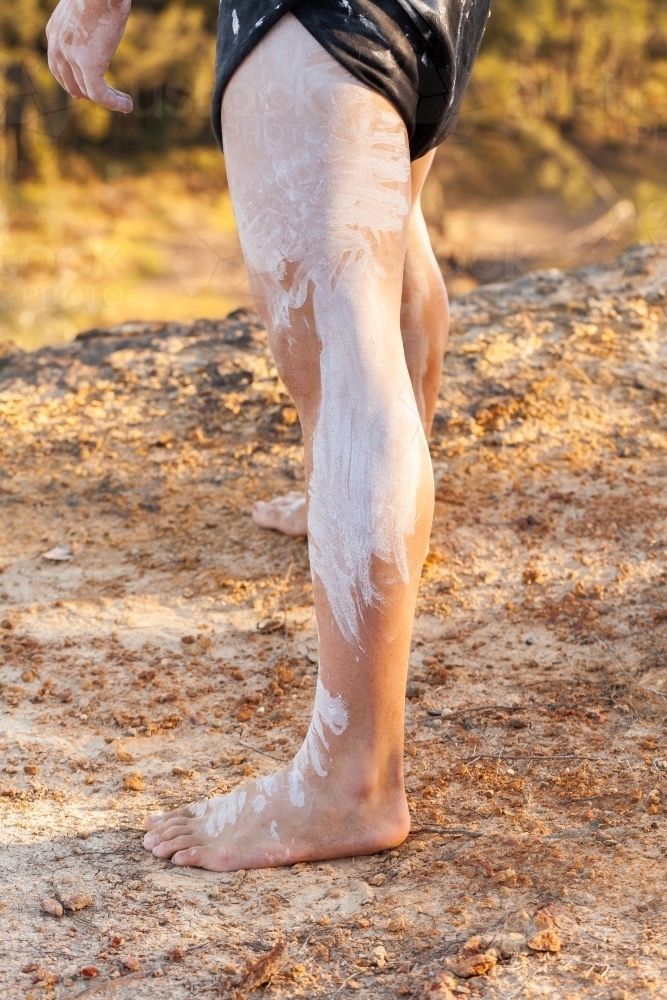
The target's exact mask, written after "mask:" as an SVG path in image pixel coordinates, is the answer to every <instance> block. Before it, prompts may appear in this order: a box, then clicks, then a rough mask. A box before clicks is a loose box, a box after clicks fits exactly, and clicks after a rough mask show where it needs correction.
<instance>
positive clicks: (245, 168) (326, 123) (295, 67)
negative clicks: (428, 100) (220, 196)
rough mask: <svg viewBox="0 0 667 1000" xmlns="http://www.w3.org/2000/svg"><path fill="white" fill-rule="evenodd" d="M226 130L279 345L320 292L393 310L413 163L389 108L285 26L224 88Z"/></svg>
mask: <svg viewBox="0 0 667 1000" xmlns="http://www.w3.org/2000/svg"><path fill="white" fill-rule="evenodd" d="M222 128H223V135H224V144H225V153H226V164H227V174H228V180H229V187H230V193H231V196H232V202H233V206H234V212H235V216H236V222H237V227H238V231H239V237H240V241H241V246H242V249H243V253H244V256H245V260H246V264H247V267H248V271H249V275H250V281H251V286H252V290H253V294H254V296H255V297H256V300H257V302H258V306H259V307H260V309H261V311H262V312H264V313H265V316H264V318H265V319H266V320H267V322H268V325H269V328H270V333H271V334H272V335H273V336H274V338H275V337H277V336H279V335H280V334H281V332H287V331H289V330H290V328H291V327H293V311H294V310H302V309H307V308H308V300H309V298H312V297H313V296H315V297H317V294H318V292H320V293H321V298H327V297H328V298H329V299H330V297H331V295H332V294H333V293H334V292H335V291H338V292H339V294H340V295H344V294H345V293H348V294H353V293H354V290H355V289H356V290H359V289H360V288H362V287H365V288H366V290H367V291H370V290H372V289H377V290H378V291H380V289H382V291H384V292H385V293H386V294H387V296H388V303H389V304H391V303H393V306H394V307H395V309H396V310H398V309H399V308H400V289H401V283H402V272H403V264H404V260H405V251H406V241H407V228H408V219H409V211H410V203H411V196H410V183H411V179H410V161H409V147H408V137H407V132H406V129H405V125H404V123H403V121H402V119H401V118H400V116H399V115H398V113H397V112H396V110H395V109H394V108H393V107H392V105H391V104H390V103H389V102H388V101H387V100H386V98H384V97H382V95H380V94H378V93H376V92H375V91H373V90H371V89H370V88H369V87H367V86H366V85H364V84H362V83H360V82H359V81H358V80H356V79H355V78H354V77H353V76H352V75H351V74H350V73H349V72H348V71H347V70H346V69H344V68H343V67H342V66H340V65H339V64H338V63H337V62H336V61H335V60H334V59H333V58H332V57H331V56H330V55H329V54H328V53H327V52H325V50H324V49H323V48H322V47H321V46H320V45H319V44H318V43H317V42H316V41H315V39H314V38H313V37H312V36H311V35H310V34H309V33H308V32H307V31H306V29H305V28H303V27H302V26H301V24H299V22H298V21H297V20H296V18H294V17H293V16H292V15H290V14H287V15H285V17H283V18H282V19H281V21H279V22H278V24H277V25H276V26H275V27H274V28H273V29H272V30H271V31H270V32H269V33H268V34H267V35H266V36H265V37H264V38H263V39H262V41H261V42H260V43H259V45H258V46H257V47H256V48H255V49H254V50H253V51H252V52H251V53H250V55H249V56H248V57H247V58H246V59H245V60H244V62H243V63H241V65H240V66H239V67H238V68H237V70H236V72H235V74H234V76H233V77H232V79H231V80H230V82H229V84H228V85H227V88H226V91H225V94H224V98H223V105H222ZM371 298H373V296H372V294H371ZM311 311H312V310H311ZM397 315H398V312H397ZM292 333H293V330H292ZM399 339H400V338H399Z"/></svg>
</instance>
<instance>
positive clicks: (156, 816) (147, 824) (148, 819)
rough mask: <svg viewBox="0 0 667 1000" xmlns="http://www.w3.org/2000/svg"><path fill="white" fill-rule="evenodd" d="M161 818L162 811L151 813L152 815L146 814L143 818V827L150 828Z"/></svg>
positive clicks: (162, 815) (162, 816)
mask: <svg viewBox="0 0 667 1000" xmlns="http://www.w3.org/2000/svg"><path fill="white" fill-rule="evenodd" d="M163 819H164V813H153V815H152V816H147V817H146V819H145V820H144V829H146V830H152V829H153V828H154V827H156V826H157V824H158V823H160V822H162V820H163Z"/></svg>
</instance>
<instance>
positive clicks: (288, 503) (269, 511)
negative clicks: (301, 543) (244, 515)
mask: <svg viewBox="0 0 667 1000" xmlns="http://www.w3.org/2000/svg"><path fill="white" fill-rule="evenodd" d="M252 519H253V521H254V522H255V524H258V525H259V526H260V528H273V530H274V531H282V532H283V534H285V535H295V536H297V537H298V536H300V535H307V534H308V524H307V515H306V498H305V496H304V495H303V493H298V492H297V491H296V490H290V492H289V493H288V494H287V496H284V497H274V498H273V500H269V501H268V502H265V501H264V500H258V501H257V503H256V504H255V505H254V507H253V509H252Z"/></svg>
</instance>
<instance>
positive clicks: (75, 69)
mask: <svg viewBox="0 0 667 1000" xmlns="http://www.w3.org/2000/svg"><path fill="white" fill-rule="evenodd" d="M67 65H68V66H69V68H70V70H71V72H72V75H73V76H74V79H75V80H76V85H77V87H78V88H79V91H80V92H81V96H82V97H88V98H89V96H90V95H89V94H88V89H87V87H86V81H85V80H84V78H83V70H82V69H81V67H80V66H79V65H78V63H75V62H73V63H68V64H67Z"/></svg>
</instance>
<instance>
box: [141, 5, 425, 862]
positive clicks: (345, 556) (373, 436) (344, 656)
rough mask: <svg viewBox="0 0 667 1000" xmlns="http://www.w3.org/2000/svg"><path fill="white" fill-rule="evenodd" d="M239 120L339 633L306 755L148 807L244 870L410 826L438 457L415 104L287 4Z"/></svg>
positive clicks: (329, 608) (253, 242)
mask: <svg viewBox="0 0 667 1000" xmlns="http://www.w3.org/2000/svg"><path fill="white" fill-rule="evenodd" d="M249 103H250V104H251V105H252V113H249V107H248V106H249ZM223 127H224V135H225V147H226V154H227V170H228V175H229V183H230V190H231V193H232V198H233V202H234V208H235V212H236V217H237V224H238V229H239V235H240V239H241V245H242V247H243V253H244V256H245V259H246V263H247V265H248V271H249V275H250V280H251V286H252V290H253V295H254V298H255V301H256V304H257V307H258V309H259V312H260V314H261V315H262V317H263V319H264V321H265V323H266V326H267V330H268V333H269V340H270V344H271V348H272V350H273V353H274V357H275V359H276V364H277V366H278V370H279V372H280V374H281V377H282V378H283V380H284V382H285V384H286V385H287V387H288V389H289V391H290V393H291V394H292V397H293V398H294V401H295V403H296V406H297V409H298V412H299V417H300V420H301V425H302V427H303V432H304V443H305V452H306V475H307V481H308V505H309V510H308V519H309V539H310V555H311V564H312V570H313V579H314V596H315V609H316V613H317V621H318V628H319V634H320V673H319V677H318V683H317V692H316V697H315V708H314V714H313V719H312V722H311V725H310V729H309V731H308V735H307V737H306V740H305V742H304V744H303V746H302V747H301V749H300V750H299V752H298V753H297V755H296V757H295V758H294V761H293V762H292V763H291V764H290V765H288V767H286V768H285V769H283V770H282V771H279V772H278V773H277V774H274V775H271V776H270V777H268V778H264V779H262V780H260V781H256V782H254V783H252V784H249V785H246V786H244V787H242V788H240V789H236V790H235V791H233V792H231V793H230V794H229V795H226V796H221V797H218V798H215V799H211V800H209V801H206V802H201V803H198V804H196V805H194V806H185V807H183V808H181V809H178V810H176V811H174V812H172V813H168V814H166V815H160V816H154V817H149V818H148V819H147V821H146V826H147V828H148V833H147V834H146V838H145V845H146V848H147V849H148V850H151V851H152V852H153V853H154V854H155V855H156V856H158V857H163V858H164V857H171V858H172V859H173V861H174V862H175V863H176V864H184V865H199V866H202V867H205V868H211V869H217V870H233V869H238V868H248V867H267V866H271V865H282V864H292V863H293V862H295V861H298V860H304V859H317V858H331V857H336V856H344V855H349V854H361V853H372V852H375V851H377V850H379V849H382V848H386V847H389V846H392V845H396V844H398V843H400V841H402V840H403V838H404V837H405V836H406V834H407V832H408V829H409V825H410V818H409V813H408V807H407V802H406V797H405V789H404V784H403V726H404V706H405V681H406V673H407V663H408V654H409V648H410V634H411V629H412V621H413V616H414V607H415V600H416V594H417V586H418V582H419V576H420V572H421V567H422V563H423V560H424V557H425V554H426V551H427V546H428V537H429V532H430V528H431V520H432V515H433V475H432V470H431V465H430V461H429V454H428V447H427V444H426V438H425V435H424V430H423V424H422V420H421V418H420V414H419V411H418V409H417V405H416V402H415V396H414V392H413V389H412V385H411V382H410V376H409V373H408V369H407V365H406V362H405V353H404V350H403V343H402V340H401V329H400V312H401V293H402V285H403V266H404V261H405V253H406V247H407V241H408V230H409V220H410V164H409V154H408V144H407V135H406V132H405V127H404V125H403V123H402V121H401V119H400V118H399V116H398V115H397V113H396V111H395V110H394V109H393V107H392V106H391V105H390V104H389V103H388V102H387V101H386V100H385V99H384V98H383V97H381V96H380V95H378V94H376V93H375V92H374V91H372V90H370V89H369V88H367V87H364V86H363V85H361V84H360V83H358V82H357V81H356V80H355V79H354V78H353V77H352V76H351V75H350V74H349V73H347V71H346V70H344V69H343V68H342V67H341V66H340V65H339V64H338V63H336V62H335V60H333V59H332V58H331V57H330V56H329V55H328V54H327V53H326V52H325V51H324V50H323V49H322V48H321V47H320V46H319V45H318V44H317V42H315V41H314V39H313V38H312V37H311V36H310V35H309V34H308V32H307V31H306V30H305V29H304V28H302V27H301V25H300V24H299V23H298V21H297V20H296V19H295V18H294V17H292V16H291V15H286V16H285V17H284V18H283V19H282V20H281V21H280V22H279V23H278V25H277V26H276V27H275V28H274V29H273V30H272V31H271V32H269V34H268V35H267V36H266V37H265V38H264V40H263V41H262V42H261V44H260V45H259V46H258V47H257V48H256V49H255V50H254V51H253V52H252V53H251V54H250V56H248V58H247V59H246V60H245V61H244V62H243V63H242V65H241V66H240V67H239V69H238V70H237V71H236V73H235V75H234V77H233V78H232V80H231V82H230V84H229V86H228V88H227V91H226V93H225V98H224V101H223Z"/></svg>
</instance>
